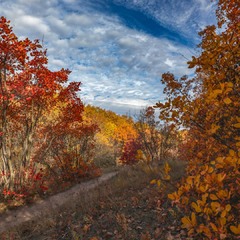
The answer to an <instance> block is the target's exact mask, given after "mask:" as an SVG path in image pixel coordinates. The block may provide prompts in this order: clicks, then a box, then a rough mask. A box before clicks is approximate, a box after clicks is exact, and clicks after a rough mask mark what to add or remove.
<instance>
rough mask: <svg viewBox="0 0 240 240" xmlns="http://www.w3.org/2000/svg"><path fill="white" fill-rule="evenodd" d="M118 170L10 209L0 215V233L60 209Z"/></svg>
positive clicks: (109, 177)
mask: <svg viewBox="0 0 240 240" xmlns="http://www.w3.org/2000/svg"><path fill="white" fill-rule="evenodd" d="M117 174H118V172H110V173H106V174H104V175H102V176H101V177H99V178H97V179H92V180H89V181H87V182H84V183H80V184H77V185H75V186H73V187H72V188H70V189H69V190H67V191H65V192H61V193H58V194H56V195H53V196H51V197H49V198H47V199H44V200H40V201H37V202H36V203H34V204H33V205H31V206H24V207H21V208H20V209H17V210H10V211H8V212H6V213H4V214H3V215H2V216H0V233H2V232H5V231H8V230H10V229H11V228H13V227H15V226H18V225H20V224H23V223H25V222H28V221H34V220H35V219H37V218H41V217H46V216H48V215H49V213H51V212H52V211H53V210H57V209H60V208H61V206H63V205H64V204H65V203H67V202H68V201H69V200H71V201H72V202H74V201H75V200H76V199H77V198H79V195H80V193H83V192H86V191H88V190H90V189H93V188H95V187H97V186H99V185H100V184H101V183H103V182H106V181H108V180H109V179H111V178H112V177H114V176H116V175H117Z"/></svg>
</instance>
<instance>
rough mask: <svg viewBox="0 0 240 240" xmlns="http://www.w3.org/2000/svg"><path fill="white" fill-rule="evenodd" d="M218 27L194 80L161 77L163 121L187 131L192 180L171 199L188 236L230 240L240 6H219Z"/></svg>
mask: <svg viewBox="0 0 240 240" xmlns="http://www.w3.org/2000/svg"><path fill="white" fill-rule="evenodd" d="M217 18H218V25H217V26H208V27H206V28H205V29H204V30H203V31H202V32H200V36H201V37H202V42H201V44H200V47H201V49H202V52H201V54H200V55H199V56H195V57H192V60H191V61H190V62H189V63H188V64H189V67H190V68H195V69H196V74H195V77H194V78H188V77H186V76H184V77H182V78H180V79H176V78H175V77H174V76H173V75H172V74H170V73H166V74H163V77H162V82H163V83H164V84H165V85H166V87H165V93H166V95H167V99H166V102H165V103H157V104H156V107H157V108H159V109H160V118H161V119H163V120H166V121H169V122H173V123H174V124H175V125H176V126H181V127H185V128H186V129H187V130H188V137H187V140H186V141H187V144H186V146H187V154H185V156H184V158H185V159H186V160H187V161H188V162H189V167H188V177H187V178H186V179H185V181H184V182H183V184H182V185H181V186H179V188H178V191H177V192H175V193H174V194H170V195H169V197H170V198H171V199H172V200H173V201H174V202H175V203H179V205H180V206H184V207H185V211H186V214H189V215H190V216H185V217H184V218H183V219H182V223H183V225H182V227H183V228H185V229H187V230H188V235H189V236H195V237H205V238H210V239H213V238H217V239H225V238H228V239H231V238H233V237H234V236H236V235H237V234H239V233H240V225H237V222H239V216H238V213H237V209H238V208H239V205H238V203H237V199H239V198H240V188H239V186H240V184H239V182H240V179H239V176H240V173H239V169H240V168H239V164H240V155H239V154H240V153H239V147H240V138H239V134H240V111H239V109H240V99H239V97H240V94H239V93H240V76H239V70H240V66H239V62H240V48H239V46H240V42H239V41H240V38H239V36H240V2H239V1H236V0H227V1H223V0H220V1H218V9H217Z"/></svg>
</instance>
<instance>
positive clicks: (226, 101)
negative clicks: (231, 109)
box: [223, 98, 232, 104]
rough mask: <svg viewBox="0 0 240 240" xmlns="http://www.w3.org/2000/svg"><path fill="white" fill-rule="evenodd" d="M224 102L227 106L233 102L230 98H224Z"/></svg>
mask: <svg viewBox="0 0 240 240" xmlns="http://www.w3.org/2000/svg"><path fill="white" fill-rule="evenodd" d="M223 101H224V103H226V104H230V103H231V102H232V100H231V99H230V98H224V99H223Z"/></svg>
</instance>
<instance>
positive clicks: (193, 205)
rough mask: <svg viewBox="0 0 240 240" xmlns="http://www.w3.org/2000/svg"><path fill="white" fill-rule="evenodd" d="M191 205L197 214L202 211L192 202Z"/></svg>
mask: <svg viewBox="0 0 240 240" xmlns="http://www.w3.org/2000/svg"><path fill="white" fill-rule="evenodd" d="M191 205H192V207H193V208H194V210H195V211H196V212H197V213H199V212H201V211H202V210H201V207H200V206H199V205H198V204H196V203H195V202H193V203H192V204H191Z"/></svg>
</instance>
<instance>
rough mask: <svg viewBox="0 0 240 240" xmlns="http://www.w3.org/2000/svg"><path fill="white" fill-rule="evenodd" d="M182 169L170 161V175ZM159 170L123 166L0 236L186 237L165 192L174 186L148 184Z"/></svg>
mask: <svg viewBox="0 0 240 240" xmlns="http://www.w3.org/2000/svg"><path fill="white" fill-rule="evenodd" d="M183 170H184V167H183V166H182V165H181V163H180V164H178V163H177V162H175V163H174V164H173V165H172V172H173V175H172V177H173V178H174V179H175V180H179V178H180V176H182V175H183V172H184V171H183ZM158 174H159V168H154V169H150V168H149V167H148V166H146V165H138V166H133V167H122V168H120V169H119V173H118V174H117V175H116V176H115V177H113V176H112V178H111V179H110V178H109V180H108V181H104V182H102V184H100V185H99V186H97V187H95V188H91V189H88V190H87V189H85V190H84V191H83V192H81V193H80V194H78V196H76V197H75V198H74V199H72V198H71V196H69V197H68V198H69V199H70V201H66V202H65V203H63V204H62V205H61V206H59V207H57V206H56V208H52V207H50V208H49V209H48V210H46V212H48V215H47V216H46V217H44V218H43V217H41V216H39V217H36V220H35V221H34V222H32V221H27V222H25V223H22V224H20V225H18V226H16V227H14V228H12V229H11V230H9V231H5V232H4V233H2V235H0V239H9V240H10V239H14V240H15V239H16V240H18V239H19V240H31V239H34V240H61V239H62V240H108V239H110V240H161V239H164V240H166V239H168V240H173V239H176V240H177V239H187V238H186V236H185V235H184V232H181V229H180V227H179V226H180V222H179V220H178V219H179V216H180V215H178V214H177V213H178V211H177V209H175V207H173V206H172V205H171V202H170V201H169V200H168V199H167V197H166V195H167V193H169V192H172V191H173V187H172V185H169V186H166V187H165V189H163V190H162V191H159V188H158V187H157V186H156V185H151V184H150V181H151V180H152V179H155V178H157V177H158ZM109 176H111V175H109ZM74 188H75V187H74ZM74 188H73V189H74ZM180 217H181V216H180Z"/></svg>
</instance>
